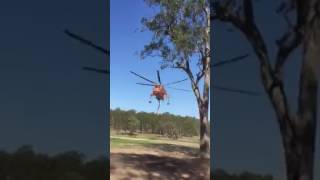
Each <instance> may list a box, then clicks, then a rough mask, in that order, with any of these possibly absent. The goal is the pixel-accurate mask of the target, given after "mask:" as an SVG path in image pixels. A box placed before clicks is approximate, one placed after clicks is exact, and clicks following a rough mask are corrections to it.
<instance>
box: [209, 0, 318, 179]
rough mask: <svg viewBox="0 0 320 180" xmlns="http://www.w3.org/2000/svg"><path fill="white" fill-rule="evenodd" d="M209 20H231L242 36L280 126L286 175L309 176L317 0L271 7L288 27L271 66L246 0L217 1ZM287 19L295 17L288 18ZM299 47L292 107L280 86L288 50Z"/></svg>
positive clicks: (313, 131) (286, 0)
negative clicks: (299, 63) (296, 92)
mask: <svg viewBox="0 0 320 180" xmlns="http://www.w3.org/2000/svg"><path fill="white" fill-rule="evenodd" d="M214 8H215V11H216V12H215V14H212V17H211V20H212V21H214V20H219V21H222V22H226V23H231V24H232V25H233V26H234V27H235V28H237V29H238V30H239V31H240V32H241V33H242V34H243V35H244V36H245V37H246V39H247V40H248V42H249V43H250V45H251V46H252V48H253V50H254V52H255V54H256V56H257V57H258V60H259V64H260V74H261V80H262V84H263V86H264V89H265V91H266V93H267V95H268V97H269V99H270V100H271V102H272V105H273V108H274V110H275V112H276V116H277V119H278V124H279V127H280V131H281V136H282V143H283V147H284V150H285V151H284V154H285V159H286V169H287V179H288V180H312V179H313V170H314V153H315V136H316V121H317V116H316V114H317V90H318V80H317V77H316V76H317V73H316V69H319V57H320V30H319V29H320V28H319V25H320V17H319V14H320V13H319V12H320V1H319V0H284V1H282V3H281V4H280V6H279V9H278V10H277V11H278V13H279V14H280V15H281V16H282V17H283V18H284V19H285V20H286V22H287V25H288V29H287V31H286V32H285V33H284V34H282V36H281V38H280V39H279V40H278V41H276V45H277V47H278V51H277V54H276V58H275V59H274V60H275V65H274V66H272V65H271V62H273V61H271V60H272V59H271V58H270V54H269V53H268V50H267V46H266V43H265V40H264V38H263V36H262V34H261V32H260V29H259V27H258V26H257V24H256V22H255V13H254V4H253V2H252V0H241V1H239V0H238V1H236V0H220V1H217V3H215V4H214ZM292 19H295V20H294V21H292ZM300 45H301V46H302V49H303V56H302V66H301V70H300V82H299V83H300V85H299V86H300V87H299V95H298V98H297V102H298V109H297V111H296V112H293V111H292V107H291V106H290V104H288V100H287V96H286V92H285V90H284V83H285V82H284V78H283V68H284V65H285V63H286V62H287V60H288V57H289V55H290V54H291V53H292V52H293V51H294V50H295V49H297V48H298V47H299V46H300Z"/></svg>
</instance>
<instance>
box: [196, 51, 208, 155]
mask: <svg viewBox="0 0 320 180" xmlns="http://www.w3.org/2000/svg"><path fill="white" fill-rule="evenodd" d="M207 46H209V45H207ZM208 49H209V48H208ZM208 54H209V53H208ZM204 64H205V65H204V69H205V71H204V87H203V96H202V98H200V99H198V107H199V117H200V157H201V158H208V159H209V158H210V126H209V117H208V115H209V113H208V111H209V91H210V89H209V87H210V57H209V56H207V58H206V59H205V62H204Z"/></svg>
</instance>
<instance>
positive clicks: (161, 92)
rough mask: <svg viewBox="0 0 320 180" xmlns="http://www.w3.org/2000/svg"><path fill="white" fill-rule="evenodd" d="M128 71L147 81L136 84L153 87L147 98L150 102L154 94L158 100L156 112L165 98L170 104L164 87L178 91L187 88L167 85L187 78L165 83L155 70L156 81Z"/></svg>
mask: <svg viewBox="0 0 320 180" xmlns="http://www.w3.org/2000/svg"><path fill="white" fill-rule="evenodd" d="M130 73H132V74H134V75H136V76H138V77H140V78H141V79H143V80H145V81H147V82H148V84H147V83H136V84H138V85H143V86H153V89H152V92H151V95H150V100H149V103H151V98H152V97H153V96H154V97H155V98H156V99H157V101H158V108H157V113H158V112H159V108H160V102H161V101H165V100H167V105H169V104H170V102H169V95H168V93H167V91H166V89H165V87H166V88H170V89H175V90H180V91H188V90H185V89H179V88H174V87H170V86H169V85H172V84H178V83H180V82H183V81H186V80H188V79H183V80H179V81H174V82H170V83H166V84H162V82H161V78H160V72H159V71H158V70H157V78H158V83H157V82H154V81H152V80H150V79H148V78H146V77H144V76H142V75H140V74H137V73H135V72H133V71H130Z"/></svg>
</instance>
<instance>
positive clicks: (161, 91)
mask: <svg viewBox="0 0 320 180" xmlns="http://www.w3.org/2000/svg"><path fill="white" fill-rule="evenodd" d="M151 96H155V97H156V98H157V100H159V101H160V100H164V98H165V97H166V96H167V92H166V90H165V88H164V87H163V86H161V85H155V86H154V88H153V90H152V94H151Z"/></svg>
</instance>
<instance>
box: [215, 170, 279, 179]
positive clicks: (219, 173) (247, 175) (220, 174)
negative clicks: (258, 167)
mask: <svg viewBox="0 0 320 180" xmlns="http://www.w3.org/2000/svg"><path fill="white" fill-rule="evenodd" d="M210 179H216V180H273V177H272V175H259V174H254V173H251V172H242V173H240V174H231V173H228V172H226V171H225V170H222V169H217V170H214V171H213V172H211V178H210Z"/></svg>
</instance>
